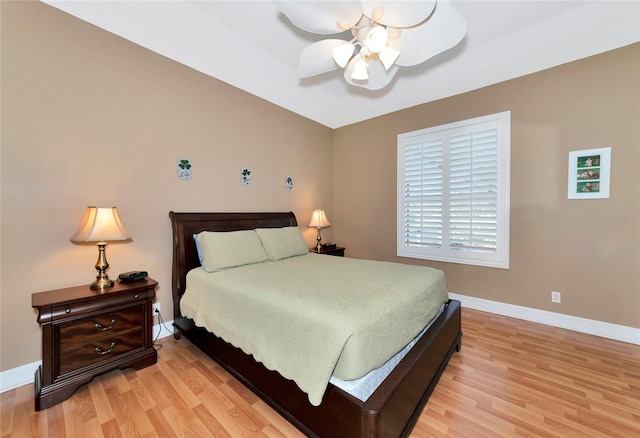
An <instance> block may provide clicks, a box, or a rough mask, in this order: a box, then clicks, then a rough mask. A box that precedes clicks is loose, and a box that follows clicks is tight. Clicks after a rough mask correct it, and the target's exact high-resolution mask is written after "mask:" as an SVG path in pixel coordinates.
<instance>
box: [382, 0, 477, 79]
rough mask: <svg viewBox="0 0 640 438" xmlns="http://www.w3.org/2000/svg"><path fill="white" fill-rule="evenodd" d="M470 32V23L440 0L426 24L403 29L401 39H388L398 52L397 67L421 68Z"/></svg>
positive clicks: (446, 2) (447, 3)
mask: <svg viewBox="0 0 640 438" xmlns="http://www.w3.org/2000/svg"><path fill="white" fill-rule="evenodd" d="M466 33H467V21H466V20H465V19H464V18H463V17H462V16H461V15H460V14H459V13H458V11H456V10H455V8H454V7H453V6H452V5H451V3H450V2H449V1H439V2H438V4H437V5H436V8H435V11H434V12H433V14H432V15H431V17H430V18H429V19H428V20H427V21H425V22H424V23H422V24H420V25H418V26H415V27H412V28H409V29H401V33H400V37H399V38H396V39H389V47H391V48H393V49H396V50H399V51H400V57H399V58H398V60H397V61H396V64H397V65H400V66H403V67H407V66H412V65H418V64H420V63H422V62H424V61H426V60H427V59H429V58H431V57H433V56H435V55H437V54H438V53H442V52H444V51H445V50H449V49H450V48H452V47H454V46H456V45H457V44H458V43H459V42H460V41H462V39H463V38H464V36H465V34H466Z"/></svg>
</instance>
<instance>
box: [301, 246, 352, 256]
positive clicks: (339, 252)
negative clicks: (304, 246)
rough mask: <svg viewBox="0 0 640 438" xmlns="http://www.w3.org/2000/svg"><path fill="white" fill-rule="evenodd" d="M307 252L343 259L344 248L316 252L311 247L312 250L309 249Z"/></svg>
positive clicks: (315, 249)
mask: <svg viewBox="0 0 640 438" xmlns="http://www.w3.org/2000/svg"><path fill="white" fill-rule="evenodd" d="M309 252H315V253H316V254H326V255H332V256H337V257H344V247H342V246H336V247H335V248H331V249H323V250H321V251H318V249H317V248H316V247H313V248H309Z"/></svg>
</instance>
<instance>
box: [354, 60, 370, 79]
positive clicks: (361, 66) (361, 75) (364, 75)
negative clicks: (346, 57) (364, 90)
mask: <svg viewBox="0 0 640 438" xmlns="http://www.w3.org/2000/svg"><path fill="white" fill-rule="evenodd" d="M351 79H355V80H357V81H366V80H367V79H369V72H368V70H367V61H365V60H364V59H358V60H357V61H356V63H355V65H354V67H353V73H351Z"/></svg>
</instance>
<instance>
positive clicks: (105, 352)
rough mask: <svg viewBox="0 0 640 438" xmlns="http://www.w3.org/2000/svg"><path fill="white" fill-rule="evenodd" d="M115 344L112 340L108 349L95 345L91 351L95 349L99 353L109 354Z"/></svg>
mask: <svg viewBox="0 0 640 438" xmlns="http://www.w3.org/2000/svg"><path fill="white" fill-rule="evenodd" d="M115 346H116V343H115V342H112V343H111V345H109V349H108V350H102V348H100V347H96V348H94V349H93V351H95V352H96V353H100V354H109V353H111V350H113V347H115Z"/></svg>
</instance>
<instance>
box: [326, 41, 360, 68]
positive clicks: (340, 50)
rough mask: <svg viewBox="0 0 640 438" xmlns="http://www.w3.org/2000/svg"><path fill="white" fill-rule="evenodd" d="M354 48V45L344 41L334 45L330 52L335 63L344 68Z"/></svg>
mask: <svg viewBox="0 0 640 438" xmlns="http://www.w3.org/2000/svg"><path fill="white" fill-rule="evenodd" d="M355 49H356V48H355V46H354V45H353V44H351V43H345V44H343V45H341V46H338V47H335V48H334V49H333V51H332V54H333V59H334V61H335V62H336V64H338V65H339V66H340V67H342V68H344V67H345V66H346V65H347V63H348V62H349V60H350V59H351V57H352V56H353V52H354V51H355Z"/></svg>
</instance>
